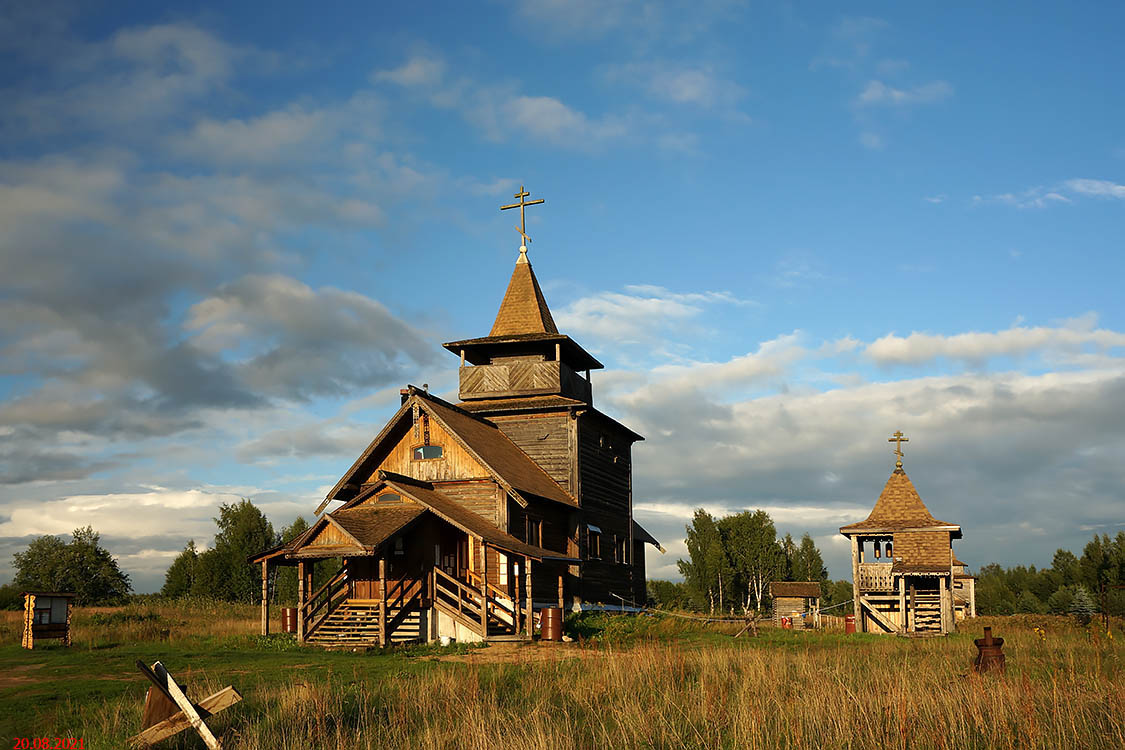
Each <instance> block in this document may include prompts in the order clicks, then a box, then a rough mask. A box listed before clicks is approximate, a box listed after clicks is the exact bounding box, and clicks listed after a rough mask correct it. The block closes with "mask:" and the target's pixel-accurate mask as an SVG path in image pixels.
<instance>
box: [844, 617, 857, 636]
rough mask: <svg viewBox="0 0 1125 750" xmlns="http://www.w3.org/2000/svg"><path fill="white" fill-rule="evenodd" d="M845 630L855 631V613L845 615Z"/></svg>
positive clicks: (847, 631)
mask: <svg viewBox="0 0 1125 750" xmlns="http://www.w3.org/2000/svg"><path fill="white" fill-rule="evenodd" d="M844 632H845V633H854V632H855V615H844Z"/></svg>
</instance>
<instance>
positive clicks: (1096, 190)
mask: <svg viewBox="0 0 1125 750" xmlns="http://www.w3.org/2000/svg"><path fill="white" fill-rule="evenodd" d="M1063 184H1064V185H1065V186H1066V188H1067V189H1068V190H1071V191H1072V192H1075V193H1079V194H1080V195H1093V196H1097V197H1099V198H1118V199H1120V200H1125V185H1119V184H1117V183H1116V182H1110V181H1109V180H1090V179H1075V180H1067V181H1066V182H1065V183H1063Z"/></svg>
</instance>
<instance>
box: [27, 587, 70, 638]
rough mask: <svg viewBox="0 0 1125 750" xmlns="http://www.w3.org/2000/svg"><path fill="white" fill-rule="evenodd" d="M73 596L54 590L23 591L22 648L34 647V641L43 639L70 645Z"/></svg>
mask: <svg viewBox="0 0 1125 750" xmlns="http://www.w3.org/2000/svg"><path fill="white" fill-rule="evenodd" d="M74 596H75V595H74V594H63V593H59V592H55V591H25V592H23V639H22V641H21V642H22V645H23V647H24V648H35V642H36V641H39V640H43V639H56V640H61V641H62V642H63V645H64V646H69V645H70V601H71V599H73V598H74Z"/></svg>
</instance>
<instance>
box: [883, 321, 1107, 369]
mask: <svg viewBox="0 0 1125 750" xmlns="http://www.w3.org/2000/svg"><path fill="white" fill-rule="evenodd" d="M1096 324H1097V319H1096V316H1086V317H1084V318H1076V319H1074V320H1072V321H1068V323H1067V324H1066V325H1063V326H1060V327H1055V328H1050V327H1045V326H1037V327H1034V328H1031V327H1025V326H1015V327H1013V328H1009V329H1008V330H1005V331H997V332H994V333H991V332H989V333H985V332H972V333H960V334H955V335H951V336H946V335H937V334H926V333H911V334H910V335H909V336H905V337H903V336H896V335H895V334H893V333H892V334H888V335H887V336H884V337H882V338H880V339H878V340H876V341H874V342H872V343H871V344H870V345H868V346H867V348H866V350H865V354H866V355H867V356H868V357H870V358H871V359H872V360H874V361H875V362H876V363H878V364H880V365H901V364H908V365H923V364H928V363H930V362H933V361H934V360H936V359H939V358H946V359H954V360H960V361H964V362H972V363H983V362H985V361H987V360H989V359H992V358H995V357H1022V356H1028V355H1030V354H1033V353H1038V354H1050V353H1056V354H1058V353H1063V354H1074V353H1080V352H1082V351H1083V349H1084V348H1086V347H1094V348H1096V349H1098V350H1099V351H1105V350H1107V349H1112V348H1118V347H1125V334H1123V333H1118V332H1116V331H1110V330H1106V329H1102V328H1095V327H1094V326H1095V325H1096Z"/></svg>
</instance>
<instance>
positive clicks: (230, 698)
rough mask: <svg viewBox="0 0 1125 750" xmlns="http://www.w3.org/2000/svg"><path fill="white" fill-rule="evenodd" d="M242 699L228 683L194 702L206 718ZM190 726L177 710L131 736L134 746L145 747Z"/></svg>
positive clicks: (200, 713) (202, 716) (187, 720)
mask: <svg viewBox="0 0 1125 750" xmlns="http://www.w3.org/2000/svg"><path fill="white" fill-rule="evenodd" d="M240 700H242V695H241V694H240V693H239V692H238V691H237V690H235V689H234V688H233V687H231V686H230V685H228V686H227V687H225V688H223V689H222V690H220V691H219V692H217V693H215V694H214V695H209V696H207V697H206V698H204V699H203V700H201V701H199V703H197V704H196V706H195V710H196V713H197V714H198V715H199V717H200V719H207V718H209V717H211V716H213V715H215V714H217V713H219V712H220V711H222V710H223V709H224V708H229V707H231V706H233V705H234V704H235V703H238V702H239V701H240ZM190 726H191V720H190V719H189V718H188V717H187V716H185V715H184V712H183V711H177V712H176V714H175V715H174V716H169V717H168V718H167V719H165V720H164V721H162V722H160V723H159V724H153V725H152V726H151V727H148V728H147V729H145V730H144V731H143V732H141V733H140V734H138V735H137V736H136V737H133V739H132V742H133V745H134V746H135V747H145V746H148V745H152V744H154V743H157V742H159V741H160V740H163V739H165V738H167V737H171V736H172V735H174V734H178V733H179V732H182V731H184V730H185V729H187V728H189V727H190Z"/></svg>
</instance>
